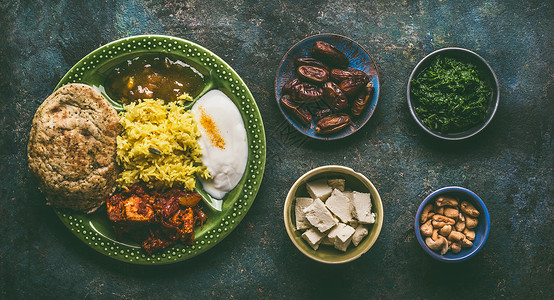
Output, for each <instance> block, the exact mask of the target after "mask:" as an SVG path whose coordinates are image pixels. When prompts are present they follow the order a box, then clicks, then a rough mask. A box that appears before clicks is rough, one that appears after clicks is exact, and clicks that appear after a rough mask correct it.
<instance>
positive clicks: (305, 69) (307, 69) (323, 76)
mask: <svg viewBox="0 0 554 300" xmlns="http://www.w3.org/2000/svg"><path fill="white" fill-rule="evenodd" d="M296 73H297V74H298V76H299V77H300V78H301V79H304V80H306V81H311V82H313V83H318V84H321V83H324V82H326V81H327V80H329V71H327V69H323V68H319V67H314V66H300V67H298V69H296Z"/></svg>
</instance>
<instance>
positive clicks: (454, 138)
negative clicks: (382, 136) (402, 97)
mask: <svg viewBox="0 0 554 300" xmlns="http://www.w3.org/2000/svg"><path fill="white" fill-rule="evenodd" d="M443 52H444V53H447V52H464V53H465V54H469V55H470V56H473V57H475V58H477V59H478V60H479V61H481V62H482V63H483V64H484V65H485V66H486V67H487V69H488V71H489V72H490V73H491V74H492V77H493V79H494V83H495V84H494V86H492V87H491V88H492V89H493V92H495V93H496V97H495V98H494V99H492V98H491V101H493V102H494V107H493V108H492V111H491V112H490V115H488V116H487V119H486V120H485V121H484V122H483V123H482V124H481V125H480V126H479V127H477V128H476V129H475V130H474V131H471V132H469V133H467V134H466V135H463V136H448V135H444V134H441V133H438V132H434V131H431V130H430V129H429V128H427V126H425V125H424V124H423V123H422V122H421V121H420V120H419V118H418V117H417V114H416V112H415V110H414V107H413V103H412V99H411V95H410V92H411V85H412V79H413V78H414V76H415V75H416V74H418V73H419V71H420V68H421V66H422V65H423V64H424V63H426V62H427V61H429V60H430V59H432V58H433V57H435V56H437V55H438V54H441V53H443ZM488 75H489V74H487V76H488ZM406 97H407V102H408V108H409V109H410V114H411V115H412V117H413V119H414V120H415V121H416V123H417V125H419V127H421V128H422V129H423V130H424V131H425V132H427V133H428V134H430V135H432V136H434V137H436V138H439V139H442V140H448V141H459V140H464V139H468V138H470V137H472V136H474V135H476V134H478V133H479V132H481V131H482V130H483V129H485V127H487V125H489V123H490V122H491V121H492V119H493V117H494V115H495V114H496V111H497V109H498V104H499V103H500V85H499V82H498V78H497V77H496V73H494V70H493V69H492V67H491V66H490V64H489V63H488V62H487V61H486V60H485V59H484V58H483V57H481V56H480V55H479V54H477V53H475V52H473V51H471V50H469V49H465V48H460V47H446V48H441V49H438V50H435V51H433V52H431V53H429V54H427V55H426V56H425V57H424V58H422V59H421V60H420V61H419V62H418V63H417V65H416V66H415V67H414V68H413V70H412V73H411V74H410V78H409V79H408V85H407V88H406ZM489 107H490V104H489Z"/></svg>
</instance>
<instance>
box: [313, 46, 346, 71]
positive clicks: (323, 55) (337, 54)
mask: <svg viewBox="0 0 554 300" xmlns="http://www.w3.org/2000/svg"><path fill="white" fill-rule="evenodd" d="M312 55H313V56H314V57H315V58H317V59H319V60H321V61H323V62H325V63H326V64H328V65H329V66H333V67H339V68H346V67H348V64H349V62H348V58H347V57H346V55H345V54H344V53H343V52H342V51H340V50H339V49H337V48H336V47H335V46H333V45H331V44H329V43H326V42H323V41H316V42H315V43H314V46H313V47H312Z"/></svg>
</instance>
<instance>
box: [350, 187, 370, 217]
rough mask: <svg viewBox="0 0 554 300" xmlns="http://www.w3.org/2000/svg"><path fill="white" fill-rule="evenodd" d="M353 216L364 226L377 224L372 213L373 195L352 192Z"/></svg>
mask: <svg viewBox="0 0 554 300" xmlns="http://www.w3.org/2000/svg"><path fill="white" fill-rule="evenodd" d="M352 215H353V216H354V218H356V219H358V221H359V222H360V223H362V224H371V223H375V215H374V214H372V213H371V194H370V193H360V192H352Z"/></svg>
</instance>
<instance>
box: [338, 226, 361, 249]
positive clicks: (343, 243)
mask: <svg viewBox="0 0 554 300" xmlns="http://www.w3.org/2000/svg"><path fill="white" fill-rule="evenodd" d="M355 231H356V230H355V229H354V228H352V226H349V225H345V226H344V227H343V228H342V229H341V230H340V231H339V232H337V236H336V238H335V241H334V243H335V248H337V249H338V250H340V251H346V249H348V246H349V245H350V242H351V241H352V236H353V235H354V232H355Z"/></svg>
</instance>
